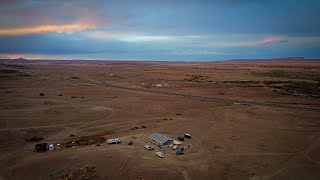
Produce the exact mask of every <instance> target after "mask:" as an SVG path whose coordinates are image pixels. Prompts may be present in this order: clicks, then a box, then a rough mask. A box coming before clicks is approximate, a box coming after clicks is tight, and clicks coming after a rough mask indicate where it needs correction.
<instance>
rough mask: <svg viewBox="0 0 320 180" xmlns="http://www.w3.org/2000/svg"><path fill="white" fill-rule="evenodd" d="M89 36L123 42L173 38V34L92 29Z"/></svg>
mask: <svg viewBox="0 0 320 180" xmlns="http://www.w3.org/2000/svg"><path fill="white" fill-rule="evenodd" d="M88 36H89V37H91V38H96V39H115V40H119V41H123V42H133V43H137V42H163V41H171V40H175V39H176V37H175V36H163V35H144V34H135V33H130V32H108V31H94V32H90V34H89V35H88Z"/></svg>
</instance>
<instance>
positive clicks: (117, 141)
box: [107, 138, 121, 144]
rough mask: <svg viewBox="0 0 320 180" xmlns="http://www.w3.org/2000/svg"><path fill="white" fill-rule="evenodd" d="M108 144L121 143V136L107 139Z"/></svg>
mask: <svg viewBox="0 0 320 180" xmlns="http://www.w3.org/2000/svg"><path fill="white" fill-rule="evenodd" d="M107 142H108V144H118V143H121V141H120V139H119V138H114V139H108V140H107Z"/></svg>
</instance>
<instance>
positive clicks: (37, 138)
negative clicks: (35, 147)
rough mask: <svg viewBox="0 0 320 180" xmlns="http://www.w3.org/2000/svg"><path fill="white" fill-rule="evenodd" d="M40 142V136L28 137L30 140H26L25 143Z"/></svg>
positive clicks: (41, 138)
mask: <svg viewBox="0 0 320 180" xmlns="http://www.w3.org/2000/svg"><path fill="white" fill-rule="evenodd" d="M41 140H43V137H41V136H33V137H30V138H26V141H29V142H33V141H41Z"/></svg>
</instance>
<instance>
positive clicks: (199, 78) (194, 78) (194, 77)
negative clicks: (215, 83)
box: [184, 74, 212, 82]
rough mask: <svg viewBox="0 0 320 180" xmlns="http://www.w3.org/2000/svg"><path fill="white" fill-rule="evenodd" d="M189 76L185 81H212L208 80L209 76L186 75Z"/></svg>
mask: <svg viewBox="0 0 320 180" xmlns="http://www.w3.org/2000/svg"><path fill="white" fill-rule="evenodd" d="M186 76H187V77H188V78H185V79H184V80H185V81H193V82H212V81H211V80H208V76H200V75H189V74H187V75H186Z"/></svg>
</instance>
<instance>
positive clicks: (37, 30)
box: [0, 23, 96, 36]
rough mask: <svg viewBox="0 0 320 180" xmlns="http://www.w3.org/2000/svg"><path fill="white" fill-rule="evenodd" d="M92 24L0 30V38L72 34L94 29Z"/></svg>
mask: <svg viewBox="0 0 320 180" xmlns="http://www.w3.org/2000/svg"><path fill="white" fill-rule="evenodd" d="M95 28H96V26H95V25H93V24H81V23H79V24H63V25H39V26H33V27H21V28H2V29H0V35H1V36H17V35H28V34H41V33H49V32H57V33H73V32H76V31H85V30H90V29H95Z"/></svg>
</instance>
